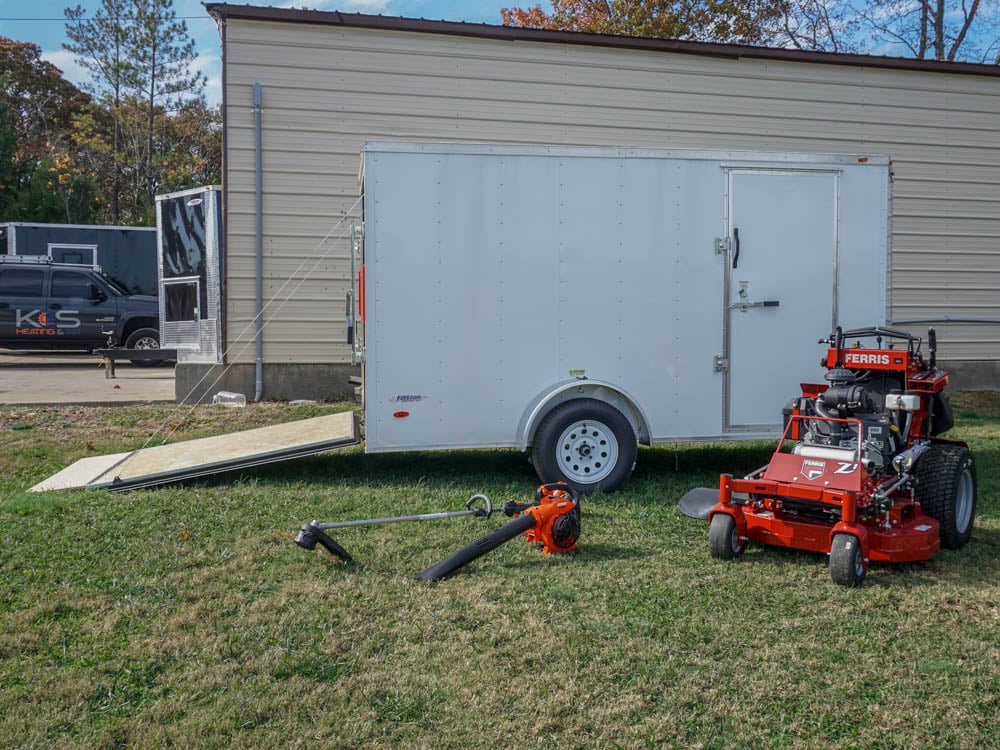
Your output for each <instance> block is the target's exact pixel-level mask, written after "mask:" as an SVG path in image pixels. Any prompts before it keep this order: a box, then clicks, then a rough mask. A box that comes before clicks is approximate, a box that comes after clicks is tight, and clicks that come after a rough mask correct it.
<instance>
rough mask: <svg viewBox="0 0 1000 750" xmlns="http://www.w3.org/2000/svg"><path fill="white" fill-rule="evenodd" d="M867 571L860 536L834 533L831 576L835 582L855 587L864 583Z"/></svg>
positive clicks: (831, 549) (831, 547) (831, 551)
mask: <svg viewBox="0 0 1000 750" xmlns="http://www.w3.org/2000/svg"><path fill="white" fill-rule="evenodd" d="M867 573H868V570H867V569H866V568H865V559H864V556H863V555H862V554H861V542H859V541H858V538H857V537H856V536H854V535H853V534H834V535H833V543H832V544H831V545H830V577H831V578H832V579H833V582H834V583H836V584H839V585H841V586H848V587H850V588H854V587H857V586H860V585H861V584H862V583H864V580H865V575H866V574H867Z"/></svg>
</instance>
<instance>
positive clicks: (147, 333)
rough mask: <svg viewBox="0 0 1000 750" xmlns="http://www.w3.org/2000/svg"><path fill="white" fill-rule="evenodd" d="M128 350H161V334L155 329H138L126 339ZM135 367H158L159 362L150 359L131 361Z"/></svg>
mask: <svg viewBox="0 0 1000 750" xmlns="http://www.w3.org/2000/svg"><path fill="white" fill-rule="evenodd" d="M125 348H126V349H159V348H160V332H159V331H157V330H156V329H155V328H137V329H136V330H134V331H132V333H130V334H129V336H128V338H127V339H125ZM129 361H130V362H131V363H132V364H133V365H134V366H135V367H156V366H157V365H158V364H160V363H159V362H157V361H156V360H148V359H132V360H129Z"/></svg>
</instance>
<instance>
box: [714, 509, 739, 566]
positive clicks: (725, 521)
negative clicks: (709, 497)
mask: <svg viewBox="0 0 1000 750" xmlns="http://www.w3.org/2000/svg"><path fill="white" fill-rule="evenodd" d="M746 548H747V545H746V542H745V541H744V540H742V539H740V533H739V531H737V529H736V521H734V520H733V517H732V516H731V515H729V514H728V513H716V514H715V515H714V516H712V522H711V523H710V524H709V526H708V551H709V553H710V554H711V555H712V557H714V558H715V559H717V560H732V559H733V558H734V557H739V556H740V555H742V554H743V550H745V549H746Z"/></svg>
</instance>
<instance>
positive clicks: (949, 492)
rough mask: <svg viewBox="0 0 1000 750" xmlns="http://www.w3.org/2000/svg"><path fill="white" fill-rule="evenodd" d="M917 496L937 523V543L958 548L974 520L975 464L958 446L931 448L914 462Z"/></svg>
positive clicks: (968, 532) (970, 455) (970, 454)
mask: <svg viewBox="0 0 1000 750" xmlns="http://www.w3.org/2000/svg"><path fill="white" fill-rule="evenodd" d="M915 475H916V477H917V497H918V498H920V505H921V507H922V508H923V509H924V513H926V514H927V515H929V516H930V517H931V518H933V519H934V520H935V521H937V522H938V523H939V524H941V544H942V545H943V546H945V547H947V548H948V549H961V548H962V547H964V546H965V545H966V544H967V543H968V542H969V538H970V537H971V536H972V523H973V521H974V520H975V517H976V463H975V461H974V460H973V458H972V453H971V452H970V451H969V449H968V448H966V447H965V446H962V445H934V446H932V447H931V449H930V450H929V451H928V452H927V453H926V454H924V456H923V457H921V459H920V460H919V461H918V462H917V469H916V472H915Z"/></svg>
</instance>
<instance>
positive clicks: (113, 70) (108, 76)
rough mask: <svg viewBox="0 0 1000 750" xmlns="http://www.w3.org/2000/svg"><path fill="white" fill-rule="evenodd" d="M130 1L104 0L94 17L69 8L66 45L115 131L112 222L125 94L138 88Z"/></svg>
mask: <svg viewBox="0 0 1000 750" xmlns="http://www.w3.org/2000/svg"><path fill="white" fill-rule="evenodd" d="M130 9H131V2H130V0H101V6H100V7H99V8H98V9H97V11H96V12H95V13H94V14H93V17H92V18H89V19H88V18H87V17H86V11H85V10H84V8H82V7H81V6H79V5H77V6H76V7H75V8H67V9H66V11H65V15H66V20H67V23H66V36H67V37H69V39H70V42H71V43H70V44H64V45H63V48H64V49H66V50H67V51H69V52H72V53H73V54H74V55H76V59H77V62H78V63H79V64H80V66H81V67H83V68H84V70H87V71H89V72H90V74H91V79H90V84H89V88H90V91H91V92H92V93H93V94H95V95H97V96H98V97H99V98H100V99H101V101H102V102H103V103H104V104H105V105H106V106H108V107H109V109H110V113H111V118H112V125H113V133H112V149H111V157H112V173H111V201H110V206H111V217H110V218H111V223H112V224H119V223H121V210H120V199H121V157H120V154H121V124H120V121H119V117H120V108H121V102H122V98H123V96H124V95H125V94H126V93H127V92H128V91H130V90H132V89H134V88H135V85H136V81H137V72H136V66H135V65H134V64H133V63H132V61H131V59H130V57H129V54H128V52H129V11H130Z"/></svg>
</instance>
